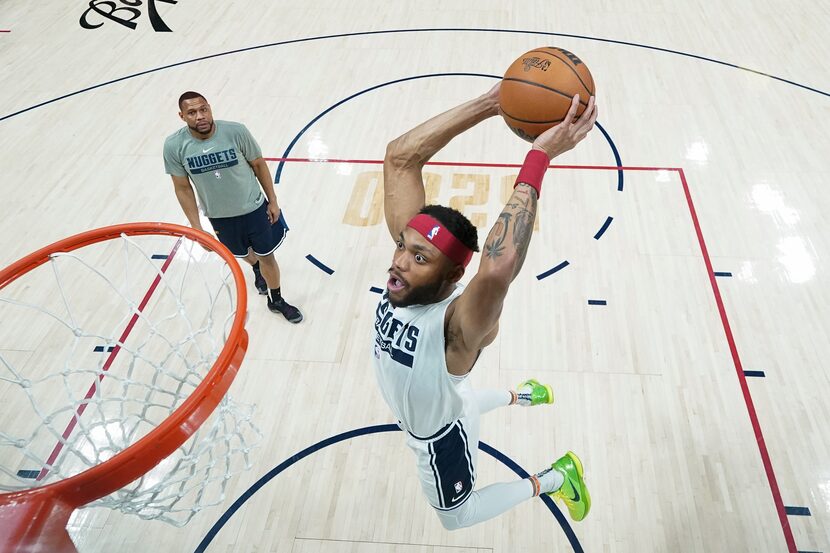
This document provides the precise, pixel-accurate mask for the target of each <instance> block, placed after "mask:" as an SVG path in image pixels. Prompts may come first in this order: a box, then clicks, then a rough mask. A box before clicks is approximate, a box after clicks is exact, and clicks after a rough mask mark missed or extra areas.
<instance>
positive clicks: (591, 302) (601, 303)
mask: <svg viewBox="0 0 830 553" xmlns="http://www.w3.org/2000/svg"><path fill="white" fill-rule="evenodd" d="M588 305H608V302H607V301H605V300H588Z"/></svg>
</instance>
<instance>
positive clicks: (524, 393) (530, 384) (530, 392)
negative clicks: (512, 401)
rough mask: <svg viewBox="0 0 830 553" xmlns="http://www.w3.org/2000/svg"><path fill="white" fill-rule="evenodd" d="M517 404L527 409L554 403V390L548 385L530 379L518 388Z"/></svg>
mask: <svg viewBox="0 0 830 553" xmlns="http://www.w3.org/2000/svg"><path fill="white" fill-rule="evenodd" d="M516 396H517V399H516V403H518V404H519V405H523V406H525V407H532V406H534V405H543V404H546V403H553V390H552V389H551V387H550V386H548V385H547V384H540V383H539V382H538V381H536V380H533V379H530V380H527V381H525V382H522V383H521V384H519V386H518V387H517V388H516Z"/></svg>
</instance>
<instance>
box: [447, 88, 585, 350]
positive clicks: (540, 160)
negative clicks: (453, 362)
mask: <svg viewBox="0 0 830 553" xmlns="http://www.w3.org/2000/svg"><path fill="white" fill-rule="evenodd" d="M578 106H579V96H575V97H574V99H573V101H572V102H571V107H570V110H569V111H568V114H567V116H566V117H565V120H564V121H562V123H560V124H559V125H556V126H555V127H553V128H551V129H548V130H547V131H545V132H544V133H542V134H541V135H540V136H539V137H538V138H537V139H536V140H535V141H534V143H533V147H532V148H531V150H530V152H529V153H528V154H527V157H526V158H525V162H524V165H523V166H522V169H521V171H520V172H519V177H518V179H516V186H515V188H514V190H513V195H512V196H511V197H510V199H509V200H508V201H507V204H506V205H505V206H504V209H503V210H502V212H501V214H500V215H499V218H498V220H497V221H496V224H495V225H493V228H492V229H491V230H490V233H489V234H488V235H487V240H486V241H485V243H484V248H483V249H482V255H481V264H480V265H479V269H478V272H477V273H476V275H475V276H474V277H473V279H472V281H471V282H470V284H469V286H467V288H466V289H465V290H464V292H463V293H462V294H461V296H460V297H459V298H458V300H456V304H457V305H456V306H455V310H454V311H453V314H452V317H451V319H450V320H449V322H448V324H449V330H450V332H451V333H452V334H453V335H457V336H459V337H460V338H461V341H460V344H459V345H460V347H462V348H464V349H465V350H466V351H468V352H477V351H478V350H479V349H481V348H482V347H483V346H485V345H487V343H489V341H492V338H493V336H494V332H495V330H496V328H497V324H498V319H499V316H500V315H501V310H502V305H503V303H504V297H505V296H506V295H507V289H508V287H509V286H510V283H511V282H512V281H513V279H514V278H516V275H517V274H519V271H520V270H521V268H522V265H523V264H524V260H525V256H526V255H527V250H528V247H529V246H530V238H531V235H532V231H533V224H534V222H535V220H536V205H537V202H538V199H539V195H540V192H541V190H542V177H543V176H544V174H545V170H546V169H547V167H548V164H549V163H550V160H551V159H553V158H554V157H556V156H558V155H559V154H562V153H564V152H566V151H568V150H570V149H571V148H573V147H574V146H576V145H577V144H578V143H579V142H580V141H581V140H582V139H583V138H585V136H587V134H588V132H589V131H590V130H591V129H592V128H593V126H594V122H595V121H596V117H597V111H596V106H595V105H594V99H593V97H592V98H591V99H590V101H589V102H588V106H587V108H586V109H585V111H584V112H583V114H582V116H581V117H580V118H579V119H578V120H575V116H576V111H577V108H578Z"/></svg>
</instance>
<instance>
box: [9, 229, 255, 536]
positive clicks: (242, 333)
mask: <svg viewBox="0 0 830 553" xmlns="http://www.w3.org/2000/svg"><path fill="white" fill-rule="evenodd" d="M121 235H127V236H147V235H168V236H178V237H186V238H189V239H191V240H193V241H194V242H197V243H199V244H200V245H202V246H205V247H207V248H208V249H209V250H211V251H213V252H215V253H216V254H217V255H219V256H220V257H221V258H222V259H223V260H224V261H225V263H226V264H227V265H228V267H230V269H231V274H232V275H233V280H234V285H235V288H236V295H237V300H236V313H235V314H234V318H233V323H232V324H231V328H230V331H229V333H228V338H227V340H226V342H225V345H224V347H223V348H222V350H221V351H220V353H219V356H218V357H217V359H216V361H215V362H214V364H213V367H211V369H210V371H208V373H207V375H205V377H204V379H203V380H202V382H200V383H199V385H198V386H197V387H196V389H195V390H194V391H193V392H192V393H191V394H190V396H189V397H188V398H187V399H186V400H185V401H184V402H183V403H182V404H181V405H180V406H179V407H178V408H176V410H175V411H173V413H171V414H170V415H169V416H168V417H167V418H166V419H165V420H164V421H163V422H162V423H161V424H159V425H158V426H157V427H156V428H154V429H153V430H151V431H150V432H149V433H147V434H146V435H145V436H144V437H142V438H141V439H140V440H138V441H137V442H136V443H134V444H132V445H131V446H129V447H127V448H126V449H124V450H122V451H120V452H118V453H117V454H116V455H114V456H113V457H112V458H110V459H108V460H107V461H105V462H103V463H101V464H99V465H96V466H94V467H91V468H89V469H87V470H85V471H83V472H80V473H78V474H76V475H74V476H71V477H69V478H66V479H64V480H61V481H59V482H55V483H52V484H48V485H45V486H41V487H37V488H31V489H28V490H18V491H14V492H8V493H3V494H0V522H2V519H3V518H4V517H3V516H2V511H3V507H4V506H6V507H13V506H15V505H20V504H26V503H32V502H35V503H40V502H43V503H56V502H60V503H62V504H63V505H65V506H66V507H67V508H69V509H73V510H74V509H76V508H78V507H80V506H82V505H86V504H87V503H90V502H92V501H95V500H96V499H100V498H101V497H104V496H106V495H109V494H111V493H113V492H114V491H116V490H118V489H120V488H123V487H124V486H126V485H127V484H129V483H130V482H133V481H134V480H136V479H137V478H139V477H141V476H143V475H144V474H146V473H147V472H148V471H150V470H151V469H152V468H153V467H155V466H156V465H158V464H159V463H160V462H161V461H162V460H163V459H164V458H165V457H167V456H168V455H170V454H172V453H173V452H174V451H175V450H176V449H178V447H179V446H181V445H182V444H183V443H184V442H185V441H187V439H188V438H189V437H190V436H191V435H192V434H193V433H194V432H195V431H196V430H197V429H198V428H199V426H201V424H202V423H203V422H204V421H205V420H207V418H208V417H209V416H210V414H211V413H212V412H213V410H214V409H215V408H216V406H217V405H218V404H219V402H220V401H221V400H222V398H223V397H224V395H225V394H226V393H227V391H228V388H230V385H231V383H232V382H233V380H234V378H235V377H236V373H237V372H238V370H239V366H240V365H241V364H242V360H243V358H244V356H245V351H246V350H247V348H248V333H247V331H246V330H245V318H246V316H247V311H248V305H247V301H248V300H247V294H246V289H245V278H244V276H243V275H242V269H241V268H240V267H239V263H238V262H237V260H236V258H235V257H234V256H233V254H232V253H231V252H230V251H229V250H228V249H227V248H226V247H225V246H224V245H223V244H222V243H221V242H219V241H218V240H217V239H216V238H214V237H213V236H211V235H210V234H208V233H206V232H204V231H200V230H195V229H192V228H190V227H185V226H182V225H177V224H173V223H160V222H136V223H124V224H118V225H111V226H107V227H101V228H98V229H94V230H89V231H86V232H81V233H79V234H76V235H74V236H70V237H68V238H64V239H63V240H59V241H57V242H54V243H52V244H50V245H48V246H45V247H43V248H40V249H39V250H37V251H35V252H32V253H30V254H29V255H27V256H25V257H23V258H21V259H19V260H18V261H16V262H14V263H12V264H11V265H9V266H8V267H6V268H5V269H3V270H2V271H0V290H2V289H3V288H5V287H6V286H7V285H9V284H10V283H12V282H14V281H15V280H17V279H18V278H19V277H21V276H23V275H24V274H26V273H28V272H29V271H32V270H33V269H35V268H37V267H39V266H40V265H43V264H44V263H46V262H47V261H48V260H49V258H50V256H51V255H52V254H54V253H57V252H70V251H74V250H77V249H80V248H83V247H85V246H89V245H92V244H96V243H99V242H104V241H106V240H111V239H113V238H118V237H120V236H121Z"/></svg>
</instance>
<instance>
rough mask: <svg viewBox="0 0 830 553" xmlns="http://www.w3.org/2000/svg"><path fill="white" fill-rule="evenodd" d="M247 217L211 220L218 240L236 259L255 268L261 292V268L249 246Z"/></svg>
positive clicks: (255, 278) (255, 281)
mask: <svg viewBox="0 0 830 553" xmlns="http://www.w3.org/2000/svg"><path fill="white" fill-rule="evenodd" d="M245 217H246V216H245V215H240V216H237V217H217V218H211V219H209V220H210V224H211V226H212V227H213V232H214V233H215V234H216V238H217V239H218V240H219V241H220V242H222V244H223V245H224V246H225V247H226V248H228V249H229V250H230V251H231V253H232V254H233V255H234V257H236V258H237V259H240V260H244V261H247V262H248V263H249V264H251V265H252V266H253V267H254V284H255V285H256V287H257V290H259V289H260V282H259V280H260V279H262V276H261V275H259V268H258V267H257V266H256V265H254V264H255V263H256V262H257V261H258V260H257V257H256V256H255V255H254V253H253V251H252V250H251V247H250V244H249V240H248V236H247V232H246V230H245V219H244V218H245ZM261 285H262V286H265V282H264V281H263V282H262V283H261ZM266 292H267V290H266ZM260 293H261V294H264V293H265V292H262V291H260Z"/></svg>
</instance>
